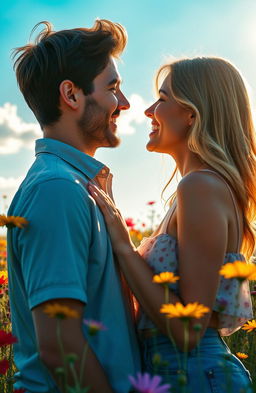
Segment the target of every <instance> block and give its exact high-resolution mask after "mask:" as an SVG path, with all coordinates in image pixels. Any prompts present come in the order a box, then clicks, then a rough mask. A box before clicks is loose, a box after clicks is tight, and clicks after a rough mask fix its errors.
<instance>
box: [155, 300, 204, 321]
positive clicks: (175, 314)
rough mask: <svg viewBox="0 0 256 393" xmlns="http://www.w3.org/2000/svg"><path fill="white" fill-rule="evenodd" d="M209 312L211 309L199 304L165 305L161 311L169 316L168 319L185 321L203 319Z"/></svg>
mask: <svg viewBox="0 0 256 393" xmlns="http://www.w3.org/2000/svg"><path fill="white" fill-rule="evenodd" d="M209 311H210V309H209V308H208V307H206V306H204V305H203V304H199V303H198V302H195V303H188V304H187V305H186V306H183V304H181V303H176V304H163V305H162V307H161V309H160V312H161V313H162V314H167V315H166V317H167V318H181V319H185V320H186V319H189V318H201V317H202V316H203V315H204V314H205V313H207V312H209Z"/></svg>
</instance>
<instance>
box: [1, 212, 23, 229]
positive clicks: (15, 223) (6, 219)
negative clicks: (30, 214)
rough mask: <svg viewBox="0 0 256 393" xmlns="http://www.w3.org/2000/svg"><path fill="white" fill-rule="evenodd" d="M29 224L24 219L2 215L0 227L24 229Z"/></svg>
mask: <svg viewBox="0 0 256 393" xmlns="http://www.w3.org/2000/svg"><path fill="white" fill-rule="evenodd" d="M27 224H28V221H27V220H26V219H25V218H24V217H18V216H5V215H0V227H4V226H6V227H7V228H9V229H10V228H14V227H18V228H24V227H25V226H26V225H27Z"/></svg>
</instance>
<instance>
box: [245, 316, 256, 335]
mask: <svg viewBox="0 0 256 393" xmlns="http://www.w3.org/2000/svg"><path fill="white" fill-rule="evenodd" d="M242 329H243V330H247V332H248V333H249V332H252V331H253V330H254V329H256V320H255V319H253V320H252V321H248V322H247V323H245V324H244V326H243V327H242Z"/></svg>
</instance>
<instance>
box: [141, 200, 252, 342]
mask: <svg viewBox="0 0 256 393" xmlns="http://www.w3.org/2000/svg"><path fill="white" fill-rule="evenodd" d="M174 208H175V206H174V205H172V207H171V208H170V209H169V211H168V212H167V214H166V216H165V218H164V220H163V222H162V224H161V225H160V227H159V229H158V230H157V231H156V232H155V233H154V234H153V235H152V236H151V237H147V238H144V239H143V240H142V242H141V244H140V246H139V247H138V252H139V254H140V255H141V256H142V257H143V258H144V259H145V260H146V261H147V263H148V264H149V266H150V267H151V268H152V270H153V272H154V273H155V274H159V273H161V272H173V273H174V274H175V275H179V258H178V243H177V239H176V238H174V237H173V236H170V235H169V234H168V233H166V230H167V225H168V222H169V220H170V217H171V216H172V214H173V212H174ZM235 261H245V258H244V256H243V255H242V254H240V253H236V252H234V253H227V254H225V258H224V261H223V264H226V263H231V262H235ZM169 287H170V289H171V290H172V291H173V292H174V293H175V294H176V295H179V282H176V283H174V284H169ZM213 311H217V312H218V315H219V327H218V329H219V333H220V335H221V336H229V335H230V334H232V333H234V332H235V331H236V330H238V329H239V328H240V327H241V326H242V325H243V324H244V323H245V322H247V321H248V320H249V319H252V318H253V311H252V302H251V295H250V288H249V283H248V281H247V280H245V281H243V283H242V284H240V283H239V281H238V280H237V279H236V278H233V279H226V278H224V277H223V276H220V281H219V286H218V290H217V294H216V300H215V303H214V305H213ZM154 327H155V326H154V324H153V322H152V321H151V320H150V319H149V318H148V317H147V315H146V314H145V313H144V311H143V310H141V315H140V318H139V321H138V329H152V328H154Z"/></svg>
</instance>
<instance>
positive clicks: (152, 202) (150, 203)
mask: <svg viewBox="0 0 256 393" xmlns="http://www.w3.org/2000/svg"><path fill="white" fill-rule="evenodd" d="M155 203H156V201H149V202H148V203H147V205H149V206H152V205H154V204H155Z"/></svg>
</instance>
